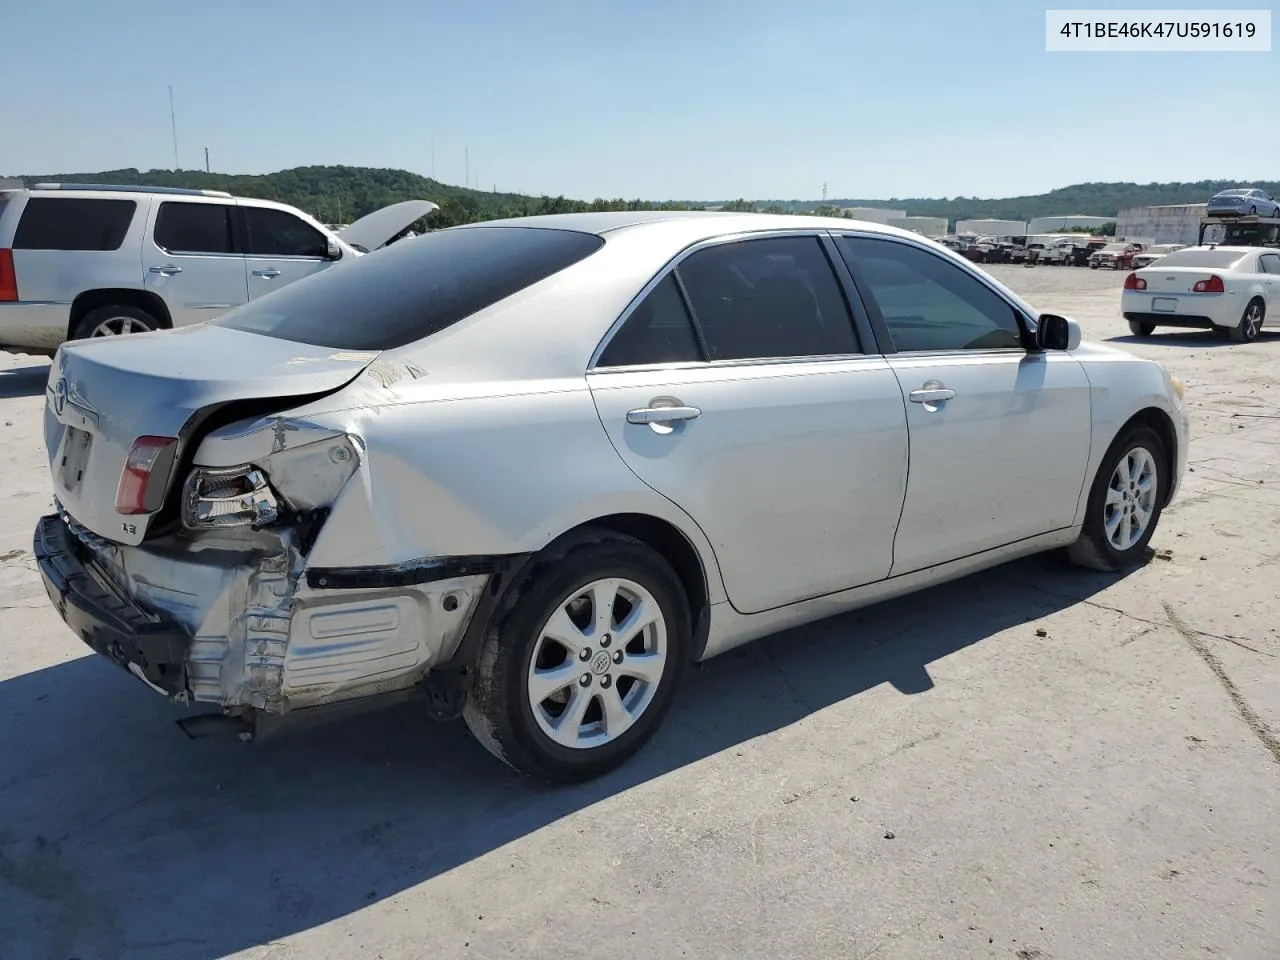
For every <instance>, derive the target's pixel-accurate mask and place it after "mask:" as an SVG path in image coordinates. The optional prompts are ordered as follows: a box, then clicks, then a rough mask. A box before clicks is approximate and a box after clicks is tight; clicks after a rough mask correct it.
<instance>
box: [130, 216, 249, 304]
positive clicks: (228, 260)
mask: <svg viewBox="0 0 1280 960" xmlns="http://www.w3.org/2000/svg"><path fill="white" fill-rule="evenodd" d="M235 213H236V207H235V202H234V201H232V200H204V199H200V198H192V199H189V200H187V199H183V200H161V201H159V202H158V203H156V204H154V206H153V208H152V211H151V215H150V223H149V225H148V230H147V239H146V240H145V241H144V242H143V246H142V269H143V285H144V286H145V287H146V289H147V290H150V291H151V292H152V293H155V294H157V295H158V296H159V297H160V298H161V299H162V300H163V301H164V302H165V305H166V306H167V307H168V308H169V315H170V317H171V318H172V320H173V325H174V326H175V327H181V326H185V325H187V324H191V323H201V322H202V321H205V320H212V319H213V318H214V317H216V316H219V315H220V314H223V313H226V312H227V311H228V310H230V309H232V308H233V307H238V306H240V305H241V304H242V303H244V302H245V301H246V300H247V299H248V292H247V291H246V289H245V264H244V256H243V254H242V253H241V252H240V250H239V245H238V243H237V235H236V230H235Z"/></svg>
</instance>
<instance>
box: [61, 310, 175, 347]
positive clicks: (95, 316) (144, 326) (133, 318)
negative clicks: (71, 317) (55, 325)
mask: <svg viewBox="0 0 1280 960" xmlns="http://www.w3.org/2000/svg"><path fill="white" fill-rule="evenodd" d="M159 329H160V323H159V321H157V320H156V318H155V317H153V316H152V315H151V314H149V313H147V311H145V310H143V309H142V308H141V307H135V306H132V305H130V304H108V305H107V306H105V307H97V308H95V309H93V310H90V311H89V312H88V313H86V314H85V315H84V316H83V317H81V318H80V322H79V323H77V324H76V326H75V329H74V330H73V331H72V332H71V339H72V340H87V339H89V338H90V337H118V336H122V335H124V334H128V333H150V332H151V331H152V330H159Z"/></svg>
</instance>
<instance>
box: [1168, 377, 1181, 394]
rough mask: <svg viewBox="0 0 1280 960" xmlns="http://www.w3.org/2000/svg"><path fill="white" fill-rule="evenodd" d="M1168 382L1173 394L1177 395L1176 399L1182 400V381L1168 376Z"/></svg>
mask: <svg viewBox="0 0 1280 960" xmlns="http://www.w3.org/2000/svg"><path fill="white" fill-rule="evenodd" d="M1169 382H1170V383H1171V384H1173V392H1174V393H1176V394H1177V395H1178V399H1179V400H1181V399H1182V381H1181V380H1179V379H1178V378H1177V377H1175V376H1173V375H1172V374H1170V375H1169Z"/></svg>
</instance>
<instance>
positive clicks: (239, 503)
mask: <svg viewBox="0 0 1280 960" xmlns="http://www.w3.org/2000/svg"><path fill="white" fill-rule="evenodd" d="M279 515H280V505H279V501H277V500H276V496H275V494H274V493H273V492H272V490H271V485H270V484H269V483H268V482H267V476H266V474H264V473H263V472H262V471H261V470H259V469H258V468H257V467H252V466H242V467H231V468H230V469H226V470H210V469H205V468H197V469H196V470H193V471H192V472H191V476H189V477H188V478H187V484H186V487H185V488H184V490H183V495H182V522H183V525H184V526H186V527H187V528H188V529H191V530H202V529H208V528H210V527H254V528H257V527H261V526H264V525H266V524H269V523H272V522H274V521H275V520H276V518H277V517H278V516H279Z"/></svg>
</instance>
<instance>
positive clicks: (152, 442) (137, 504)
mask: <svg viewBox="0 0 1280 960" xmlns="http://www.w3.org/2000/svg"><path fill="white" fill-rule="evenodd" d="M177 445H178V441H177V440H176V439H175V438H174V437H139V438H138V439H137V440H135V441H133V448H132V449H131V450H130V451H129V457H128V459H126V460H125V462H124V470H123V471H121V473H120V485H119V486H118V487H116V512H117V513H123V514H126V515H133V514H139V513H155V511H157V510H159V509H160V505H161V504H162V503H164V491H165V487H166V486H167V483H168V480H169V471H170V470H172V469H173V454H174V450H175V449H176V448H177Z"/></svg>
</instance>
